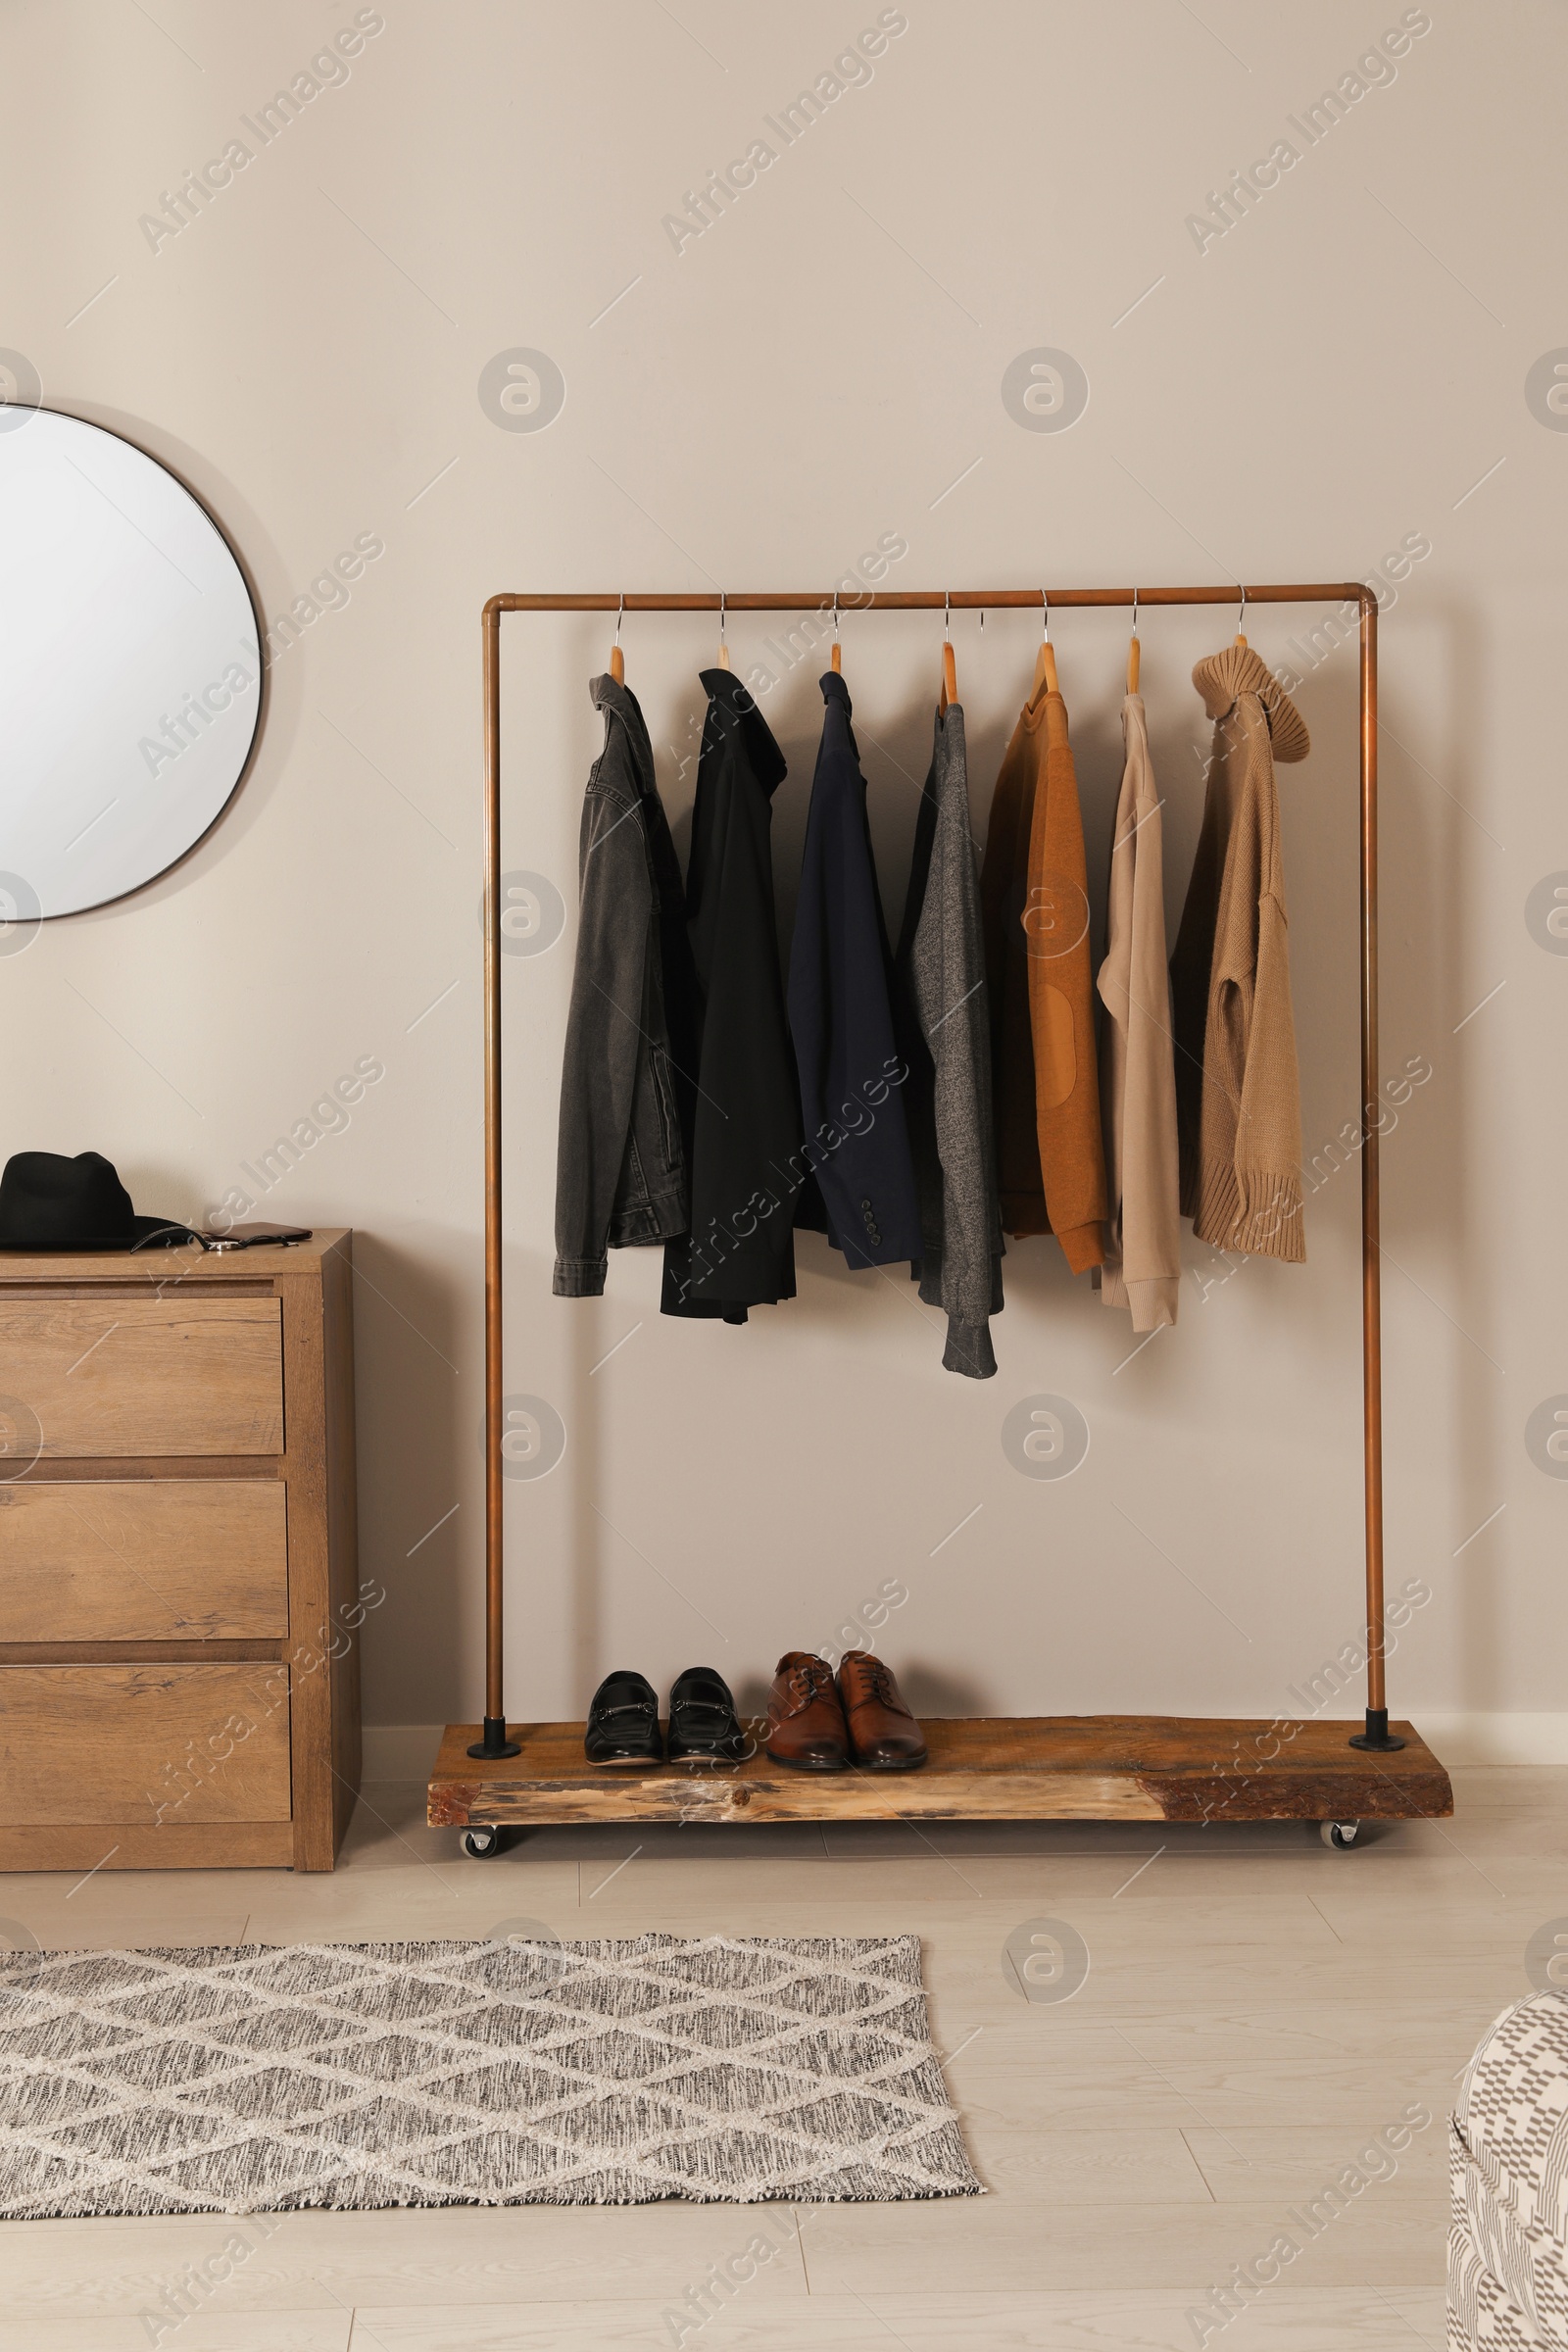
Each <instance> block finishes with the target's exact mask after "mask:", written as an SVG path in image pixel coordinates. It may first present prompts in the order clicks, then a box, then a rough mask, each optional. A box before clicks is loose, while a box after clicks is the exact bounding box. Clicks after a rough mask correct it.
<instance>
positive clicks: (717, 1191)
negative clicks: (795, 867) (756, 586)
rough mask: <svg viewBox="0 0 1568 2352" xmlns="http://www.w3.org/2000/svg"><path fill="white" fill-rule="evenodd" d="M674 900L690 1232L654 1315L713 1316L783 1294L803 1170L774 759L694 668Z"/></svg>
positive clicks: (730, 677)
mask: <svg viewBox="0 0 1568 2352" xmlns="http://www.w3.org/2000/svg"><path fill="white" fill-rule="evenodd" d="M702 679H703V684H704V686H705V687H706V688H707V689H708V697H709V701H708V715H707V718H706V719H705V721H704V724H703V748H702V751H701V754H700V755H699V758H698V762H697V799H696V804H695V806H694V809H693V811H692V854H691V860H690V863H689V865H688V867H687V871H686V907H687V913H688V916H689V920H690V926H691V942H692V950H693V953H694V955H695V957H696V961H697V972H698V979H699V981H700V983H701V987H702V993H703V1008H702V1041H701V1046H700V1049H699V1054H698V1065H697V1071H696V1079H697V1084H696V1089H695V1100H694V1103H693V1107H692V1110H691V1114H690V1117H691V1143H690V1150H689V1152H688V1154H687V1159H688V1165H689V1167H690V1171H691V1201H692V1219H691V1231H690V1233H689V1234H684V1235H682V1236H681V1237H680V1239H679V1240H677V1241H671V1242H666V1244H665V1246H664V1291H663V1299H662V1312H663V1313H665V1314H666V1315H709V1316H716V1315H721V1316H722V1317H723V1319H724V1321H725V1322H726V1323H744V1322H745V1321H746V1310H747V1308H748V1307H750V1306H763V1305H771V1304H772V1303H773V1302H774V1301H775V1300H777V1299H793V1298H794V1296H795V1242H794V1237H793V1233H792V1230H791V1228H792V1225H793V1221H794V1213H795V1196H796V1194H797V1192H798V1191H799V1190H800V1186H801V1180H802V1177H803V1175H804V1173H805V1168H804V1163H803V1161H802V1158H801V1116H800V1102H799V1095H798V1090H797V1087H796V1083H795V1059H794V1055H793V1054H792V1053H791V1051H790V1038H789V1029H788V1026H787V1024H786V1021H785V1017H784V987H783V980H782V976H781V974H780V971H779V961H778V932H777V928H776V924H775V918H774V913H773V852H772V839H771V836H772V819H773V809H772V796H773V793H774V792H775V790H776V789H777V787H778V785H779V784H780V783H781V782H782V780H783V777H784V772H785V771H784V755H783V753H782V752H781V751H780V750H779V748H778V745H777V744H776V743H775V742H774V740H773V737H772V733H771V731H770V729H769V727H768V724H767V721H766V720H765V719H764V718H763V716H762V714H761V712H760V711H759V709H758V708H757V705H756V703H755V702H754V701H753V700H752V697H751V696H750V694H749V693H748V692H747V690H746V688H745V687H744V686H743V685H742V684H741V682H740V680H739V679H738V678H737V677H736V676H735V675H734V674H733V673H732V672H731V671H730V670H727V669H705V670H704V671H703V673H702Z"/></svg>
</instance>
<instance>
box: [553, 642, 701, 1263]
mask: <svg viewBox="0 0 1568 2352" xmlns="http://www.w3.org/2000/svg"><path fill="white" fill-rule="evenodd" d="M588 691H589V693H590V694H591V695H592V697H593V700H594V705H595V707H596V709H598V710H600V711H603V712H604V714H605V747H604V750H603V751H602V752H601V753H600V755H599V758H598V759H597V760H595V761H594V765H593V769H592V771H591V773H590V775H589V778H588V787H587V791H586V792H585V794H584V796H583V809H582V832H581V836H580V840H579V846H578V865H577V872H578V891H579V909H578V919H577V960H576V966H575V969H574V971H573V973H572V982H571V1007H570V1010H569V1012H568V1013H567V1016H566V1050H565V1057H564V1062H563V1064H562V1072H561V1130H560V1141H559V1145H558V1153H557V1162H556V1268H555V1279H554V1282H553V1284H552V1288H553V1290H554V1292H555V1295H556V1297H557V1298H558V1299H596V1298H598V1297H599V1296H600V1294H601V1293H602V1292H603V1290H604V1287H605V1268H606V1251H607V1250H613V1249H625V1248H628V1247H636V1246H638V1245H640V1244H647V1243H650V1242H662V1241H665V1240H667V1239H668V1238H669V1237H670V1236H671V1235H673V1234H679V1233H684V1232H685V1230H686V1227H687V1222H688V1216H689V1201H690V1195H689V1189H688V1183H687V1172H686V1154H685V1152H684V1150H683V1148H682V1143H681V1134H682V1125H683V1121H682V1108H683V1104H682V1101H681V1094H682V1090H683V1089H684V1088H685V1087H686V1086H688V1085H689V1084H690V1083H691V1080H690V1077H689V1073H690V1072H691V1071H693V1070H694V1069H695V1067H696V1054H695V1051H694V1048H693V1044H692V1040H693V1037H694V1035H695V1022H696V1008H697V1004H698V993H697V976H696V968H695V966H694V964H693V962H692V954H691V944H690V941H689V939H688V936H687V931H686V901H685V893H684V891H683V889H682V886H681V878H680V866H679V864H678V863H677V861H676V858H675V846H674V844H673V842H672V841H671V840H670V837H669V826H668V824H667V823H666V821H665V818H664V811H663V808H662V804H661V802H660V798H659V793H658V789H657V787H656V785H655V782H654V752H653V746H652V744H651V743H650V742H649V739H648V728H647V726H646V724H645V722H644V719H643V714H642V711H641V710H640V708H639V706H638V702H637V698H636V696H635V695H634V694H632V693H630V692H629V691H628V690H627V688H626V687H624V686H618V685H617V684H616V683H615V681H614V679H613V678H611V677H608V676H607V677H602V678H595V679H594V680H593V682H592V684H591V685H590V687H589V689H588Z"/></svg>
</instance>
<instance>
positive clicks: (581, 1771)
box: [429, 580, 1453, 1855]
mask: <svg viewBox="0 0 1568 2352" xmlns="http://www.w3.org/2000/svg"><path fill="white" fill-rule="evenodd" d="M1236 596H1240V599H1241V612H1242V614H1243V615H1244V616H1245V614H1246V612H1247V609H1248V608H1249V606H1252V605H1281V604H1323V605H1331V604H1332V605H1338V606H1340V607H1341V608H1343V609H1348V608H1351V607H1353V608H1354V609H1355V610H1356V611H1357V612H1358V613H1359V617H1360V662H1359V704H1360V708H1359V720H1360V724H1359V738H1360V794H1359V801H1360V821H1359V827H1358V831H1359V852H1360V857H1359V868H1360V870H1359V891H1358V897H1359V916H1360V924H1359V929H1360V955H1359V964H1360V997H1361V1024H1360V1026H1361V1102H1362V1104H1363V1110H1362V1116H1361V1133H1360V1138H1359V1146H1358V1151H1359V1159H1360V1170H1361V1362H1362V1421H1363V1449H1362V1451H1363V1505H1364V1526H1365V1590H1366V1617H1365V1624H1366V1628H1367V1635H1366V1657H1367V1667H1366V1678H1367V1689H1366V1712H1365V1718H1364V1722H1363V1724H1362V1725H1361V1726H1360V1727H1358V1728H1354V1727H1351V1726H1350V1725H1348V1724H1345V1723H1324V1722H1312V1723H1303V1724H1299V1725H1297V1726H1295V1727H1294V1729H1292V1728H1291V1727H1287V1729H1288V1730H1289V1731H1290V1737H1289V1738H1284V1737H1282V1736H1281V1734H1280V1730H1279V1727H1278V1726H1276V1725H1273V1724H1270V1723H1265V1722H1261V1721H1258V1722H1253V1721H1249V1720H1238V1721H1227V1720H1217V1719H1216V1720H1210V1719H1207V1718H1190V1717H1182V1716H1132V1715H1099V1716H1027V1717H1018V1718H1012V1719H1003V1718H998V1719H996V1720H986V1719H983V1718H975V1719H972V1720H971V1719H961V1718H960V1719H956V1720H953V1721H951V1722H945V1723H944V1722H939V1723H931V1724H927V1726H926V1734H927V1738H928V1740H929V1742H930V1746H931V1760H930V1763H929V1764H928V1765H926V1766H925V1767H924V1768H923V1769H922V1770H921V1771H919V1772H913V1773H899V1774H889V1775H886V1776H883V1775H880V1774H878V1775H866V1774H860V1773H840V1774H822V1775H817V1774H811V1773H792V1772H787V1771H786V1772H780V1771H779V1770H778V1769H777V1768H776V1767H775V1766H773V1765H770V1764H769V1763H768V1762H767V1760H766V1758H765V1757H760V1756H758V1757H753V1758H752V1759H751V1761H750V1762H748V1763H746V1764H744V1765H741V1766H739V1767H736V1768H734V1769H728V1770H723V1769H721V1770H719V1771H710V1772H706V1773H704V1772H694V1771H692V1770H690V1769H688V1768H686V1767H683V1766H678V1765H677V1766H669V1765H666V1766H661V1767H658V1768H656V1769H653V1770H649V1771H642V1772H632V1773H626V1772H623V1771H603V1770H595V1768H594V1767H592V1766H590V1765H589V1764H588V1763H587V1762H586V1760H585V1758H584V1756H583V1753H582V1727H581V1725H580V1724H524V1725H520V1726H514V1725H509V1724H508V1722H507V1719H506V1708H505V1705H504V1703H503V1695H502V1655H503V1634H504V1619H505V1594H504V1592H503V1573H502V1557H503V1544H504V1534H505V1527H504V1516H505V1511H504V1503H505V1484H504V1474H505V1463H504V1461H503V1457H502V1451H501V1441H502V1437H503V1435H504V1427H503V1388H504V1383H503V1377H502V1321H503V1289H504V1277H503V1251H502V1243H503V1234H502V1216H501V1168H502V1106H503V1096H504V1091H505V1090H504V1083H503V1066H502V1051H501V958H502V947H503V941H502V934H501V916H502V911H503V908H502V901H501V876H502V861H501V661H500V635H501V619H502V615H503V614H504V613H531V614H538V613H616V615H617V621H618V617H619V615H620V614H622V613H711V614H715V615H717V617H718V620H719V625H720V631H721V632H722V627H723V621H724V616H725V613H726V611H727V612H729V613H801V612H810V611H813V610H814V611H815V612H816V613H819V614H820V615H821V616H822V618H823V621H824V624H825V622H826V620H827V618H828V617H829V616H830V615H831V614H833V613H835V612H836V610H837V601H838V600H837V598H836V597H835V596H834V594H833V592H832V591H828V592H827V593H826V594H823V595H820V596H818V595H813V594H809V593H806V592H802V591H800V590H793V589H785V590H770V591H768V592H766V593H763V594H737V595H725V594H721V595H717V596H713V595H708V594H695V593H690V592H680V593H668V594H662V595H651V596H650V595H630V596H621V595H618V594H616V595H607V594H602V593H597V594H592V595H584V594H563V595H543V594H533V593H530V594H526V595H506V596H493V597H491V598H490V599H489V600H488V602H487V603H486V605H485V607H484V610H483V613H482V615H481V626H482V633H483V650H484V674H483V697H484V835H485V902H484V907H485V922H484V941H485V961H484V1104H485V1122H484V1125H485V1158H484V1166H485V1261H484V1262H485V1278H484V1280H485V1295H484V1329H485V1712H484V1721H483V1723H482V1724H471V1723H469V1724H453V1725H449V1726H448V1728H447V1732H446V1737H445V1739H444V1740H443V1741H442V1745H441V1752H440V1755H439V1757H438V1759H437V1762H436V1766H435V1770H434V1772H433V1774H432V1775H431V1778H430V1784H429V1818H430V1820H431V1822H432V1823H434V1824H435V1825H437V1826H438V1827H449V1828H459V1829H463V1830H465V1831H466V1833H467V1836H466V1843H467V1846H468V1850H469V1852H470V1853H473V1854H476V1855H477V1854H480V1853H489V1852H494V1851H495V1850H496V1845H497V1840H496V1838H494V1836H493V1835H492V1833H493V1831H494V1830H495V1829H496V1828H499V1827H502V1826H505V1825H507V1824H510V1823H528V1822H537V1823H544V1822H571V1821H647V1820H671V1821H678V1820H691V1819H694V1818H700V1819H704V1820H715V1821H717V1820H723V1821H731V1820H740V1821H815V1820H827V1819H835V1818H839V1819H853V1818H857V1817H858V1818H859V1819H861V1820H892V1819H898V1818H901V1817H902V1818H906V1819H915V1818H920V1817H922V1816H923V1817H925V1818H927V1819H947V1820H995V1819H1010V1820H1030V1819H1035V1820H1050V1819H1058V1820H1060V1819H1076V1820H1091V1821H1095V1820H1099V1821H1104V1820H1110V1821H1115V1820H1130V1821H1258V1820H1286V1821H1293V1820H1304V1821H1321V1822H1324V1823H1325V1824H1332V1823H1336V1822H1352V1821H1360V1820H1377V1819H1384V1820H1389V1819H1395V1820H1398V1819H1410V1818H1421V1817H1423V1816H1425V1817H1432V1816H1438V1815H1444V1814H1447V1813H1450V1812H1451V1811H1452V1809H1453V1795H1452V1791H1451V1789H1450V1788H1449V1786H1448V1778H1447V1775H1446V1772H1445V1771H1444V1769H1443V1767H1442V1765H1441V1764H1439V1763H1438V1761H1437V1760H1436V1758H1435V1757H1434V1756H1433V1755H1432V1753H1431V1751H1430V1749H1428V1747H1427V1746H1426V1745H1425V1743H1424V1742H1423V1741H1422V1740H1420V1739H1419V1738H1418V1737H1417V1735H1416V1734H1415V1733H1414V1732H1413V1731H1412V1730H1411V1728H1410V1726H1409V1725H1408V1724H1407V1723H1398V1724H1391V1723H1390V1721H1389V1713H1388V1695H1387V1689H1386V1675H1385V1660H1386V1652H1387V1640H1386V1634H1385V1622H1384V1600H1383V1345H1382V1306H1381V1291H1380V1266H1381V1244H1380V1183H1379V1165H1378V1124H1377V1121H1376V1119H1375V1118H1374V1117H1373V1116H1372V1113H1371V1105H1372V1103H1374V1101H1375V1100H1376V1097H1377V1090H1378V1072H1379V1068H1380V1063H1379V1058H1378V821H1377V809H1378V767H1377V760H1378V668H1377V662H1378V654H1377V645H1378V639H1377V627H1378V605H1377V597H1376V594H1375V593H1374V591H1373V590H1372V589H1371V588H1369V587H1367V586H1365V585H1364V584H1363V583H1362V582H1360V581H1357V580H1338V581H1336V580H1319V581H1303V580H1294V581H1276V582H1273V583H1270V584H1267V585H1262V586H1257V587H1240V588H1235V589H1233V588H1230V587H1223V586H1217V585H1213V584H1207V585H1201V586H1194V587H1176V588H1063V589H1051V590H1049V591H1047V590H1045V589H1041V588H971V589H961V590H959V589H955V590H954V591H953V592H952V593H951V594H950V593H949V592H948V591H947V590H946V589H919V590H908V591H906V590H898V591H887V590H878V591H876V592H875V593H867V594H865V595H862V596H860V597H858V598H857V599H856V604H857V607H858V610H859V611H861V612H900V613H914V612H932V613H934V612H942V613H944V614H947V613H950V612H952V611H971V612H972V611H975V610H977V609H978V610H979V611H981V612H982V613H984V611H985V610H986V609H987V608H988V607H991V608H996V609H1008V610H1018V609H1021V608H1038V610H1039V612H1040V614H1041V621H1042V627H1043V629H1044V628H1045V624H1046V622H1047V619H1048V613H1049V608H1050V607H1051V606H1057V607H1068V608H1074V607H1083V608H1106V607H1115V606H1128V607H1131V608H1132V613H1133V625H1134V629H1135V631H1136V627H1137V617H1138V608H1139V606H1140V604H1142V605H1143V606H1145V607H1146V608H1147V607H1151V606H1155V605H1192V606H1203V605H1226V604H1229V603H1230V602H1231V600H1232V598H1233V597H1236ZM1237 626H1238V629H1240V627H1241V621H1240V619H1239V620H1238V624H1237ZM1047 633H1048V634H1049V632H1047ZM1130 683H1131V675H1129V684H1130ZM1352 1728H1353V1740H1354V1743H1353V1744H1352V1738H1351V1735H1352Z"/></svg>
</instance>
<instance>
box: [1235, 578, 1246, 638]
mask: <svg viewBox="0 0 1568 2352" xmlns="http://www.w3.org/2000/svg"><path fill="white" fill-rule="evenodd" d="M1236 585H1237V586H1238V588H1241V591H1242V609H1241V611H1240V612H1239V613H1237V615H1236V634H1237V636H1238V637H1239V636H1240V635H1241V633H1242V631H1243V630H1244V629H1245V628H1246V626H1247V590H1246V588H1245V587H1244V586H1243V584H1242V582H1241V581H1240V580H1238V581H1237V583H1236Z"/></svg>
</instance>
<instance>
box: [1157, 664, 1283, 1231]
mask: <svg viewBox="0 0 1568 2352" xmlns="http://www.w3.org/2000/svg"><path fill="white" fill-rule="evenodd" d="M1193 684H1194V685H1195V686H1196V687H1197V688H1198V691H1199V693H1200V694H1201V696H1202V698H1203V707H1204V709H1205V710H1206V711H1207V712H1208V714H1209V716H1210V718H1212V719H1213V720H1214V721H1215V727H1214V752H1213V759H1212V762H1211V764H1210V768H1209V778H1208V793H1207V797H1206V799H1205V801H1204V803H1203V822H1202V829H1201V832H1200V834H1199V839H1198V854H1197V857H1196V858H1195V859H1194V862H1193V875H1192V880H1191V882H1190V884H1189V885H1188V891H1187V904H1186V906H1185V907H1184V908H1183V909H1182V920H1181V929H1180V931H1179V932H1178V934H1177V939H1176V953H1175V955H1174V956H1172V958H1171V967H1170V968H1171V988H1172V997H1173V1006H1174V1014H1175V1028H1176V1107H1177V1119H1178V1125H1179V1131H1180V1140H1181V1175H1182V1208H1183V1211H1184V1212H1185V1214H1187V1215H1188V1216H1190V1217H1191V1218H1192V1220H1193V1231H1194V1232H1195V1233H1196V1234H1197V1236H1198V1238H1199V1240H1200V1241H1204V1242H1212V1243H1213V1244H1215V1245H1216V1247H1218V1248H1219V1249H1221V1250H1240V1251H1242V1252H1243V1253H1244V1254H1246V1255H1248V1256H1255V1257H1280V1258H1286V1259H1289V1260H1291V1261H1292V1262H1293V1263H1297V1264H1299V1262H1300V1261H1301V1260H1302V1259H1303V1258H1304V1257H1305V1255H1306V1242H1305V1238H1304V1236H1303V1234H1302V1231H1301V1106H1300V1095H1299V1086H1298V1082H1297V1071H1296V1027H1295V1022H1294V1020H1293V1018H1292V1013H1291V968H1290V933H1289V929H1288V926H1287V923H1286V917H1285V869H1284V865H1283V863H1282V860H1281V854H1280V808H1279V795H1278V793H1277V791H1276V790H1275V785H1274V762H1275V760H1304V759H1305V758H1306V755H1307V753H1308V751H1309V750H1310V749H1311V745H1310V742H1309V740H1308V737H1307V732H1306V725H1305V722H1304V720H1303V719H1302V717H1301V714H1300V712H1299V711H1298V710H1297V708H1296V705H1295V704H1294V703H1293V702H1292V701H1291V698H1290V696H1289V695H1288V694H1287V693H1286V692H1285V690H1284V688H1283V687H1282V686H1281V685H1280V684H1279V682H1278V680H1277V679H1276V678H1275V676H1274V674H1273V672H1272V671H1271V670H1270V669H1269V667H1268V665H1267V663H1266V662H1264V661H1263V660H1262V658H1261V657H1260V656H1259V655H1258V654H1256V653H1254V652H1253V651H1252V649H1251V647H1250V646H1241V645H1228V646H1226V647H1225V649H1224V651H1223V652H1221V653H1218V654H1211V655H1210V656H1209V658H1208V660H1207V661H1206V662H1199V664H1198V667H1197V668H1196V669H1195V670H1194V672H1193Z"/></svg>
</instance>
